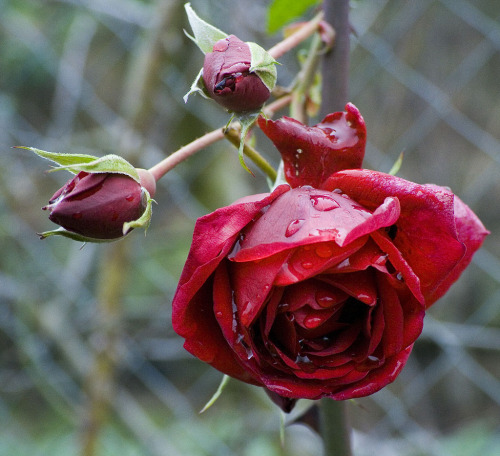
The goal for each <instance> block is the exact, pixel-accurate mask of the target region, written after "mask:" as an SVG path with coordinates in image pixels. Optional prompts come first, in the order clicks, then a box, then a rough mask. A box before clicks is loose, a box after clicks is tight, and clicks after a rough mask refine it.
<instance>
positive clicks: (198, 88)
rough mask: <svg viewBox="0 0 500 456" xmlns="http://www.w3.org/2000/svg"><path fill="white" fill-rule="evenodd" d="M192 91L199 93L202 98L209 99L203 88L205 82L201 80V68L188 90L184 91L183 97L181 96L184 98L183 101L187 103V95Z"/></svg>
mask: <svg viewBox="0 0 500 456" xmlns="http://www.w3.org/2000/svg"><path fill="white" fill-rule="evenodd" d="M192 93H199V94H200V95H201V96H203V97H204V98H207V99H210V97H209V96H208V93H207V91H206V88H205V83H204V82H203V68H202V69H201V70H200V72H199V73H198V75H197V76H196V78H195V80H194V81H193V83H192V84H191V88H190V89H189V92H188V93H186V95H184V97H183V98H182V99H183V100H184V103H187V101H188V98H189V95H191V94H192Z"/></svg>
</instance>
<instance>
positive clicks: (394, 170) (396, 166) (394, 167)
mask: <svg viewBox="0 0 500 456" xmlns="http://www.w3.org/2000/svg"><path fill="white" fill-rule="evenodd" d="M403 157H404V152H401V153H400V154H399V157H398V159H397V160H396V161H395V162H394V165H392V168H391V170H390V171H389V173H388V174H390V175H391V176H395V175H396V174H397V173H399V170H400V168H401V165H402V164H403Z"/></svg>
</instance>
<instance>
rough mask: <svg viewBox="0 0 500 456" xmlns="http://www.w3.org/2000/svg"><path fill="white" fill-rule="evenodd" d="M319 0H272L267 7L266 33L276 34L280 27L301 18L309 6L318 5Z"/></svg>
mask: <svg viewBox="0 0 500 456" xmlns="http://www.w3.org/2000/svg"><path fill="white" fill-rule="evenodd" d="M320 2H321V0H300V1H290V0H274V1H273V2H272V3H271V5H270V6H269V11H268V16H267V31H268V32H269V33H275V32H277V31H278V30H279V29H280V28H281V27H283V26H284V25H285V24H288V23H289V22H292V21H293V20H295V19H297V18H299V17H301V16H302V15H303V14H304V13H305V12H306V11H307V10H308V9H309V8H310V7H311V6H314V5H318V4H319V3H320Z"/></svg>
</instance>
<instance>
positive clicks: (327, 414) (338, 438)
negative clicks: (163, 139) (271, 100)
mask: <svg viewBox="0 0 500 456" xmlns="http://www.w3.org/2000/svg"><path fill="white" fill-rule="evenodd" d="M323 10H324V12H325V20H326V21H327V22H329V23H330V24H331V25H332V26H333V28H334V30H335V44H334V46H333V48H332V50H331V51H330V52H329V53H327V54H325V56H324V57H323V62H322V79H323V81H328V84H323V89H322V103H321V114H322V115H323V116H325V115H326V114H328V113H329V112H334V111H342V110H343V109H344V105H345V104H346V103H347V101H348V96H349V95H348V92H349V80H348V77H349V35H350V31H351V27H350V23H349V0H324V2H323ZM346 408H347V403H346V402H345V401H334V400H332V399H328V398H324V399H322V400H321V402H320V409H321V410H320V430H321V436H322V438H323V444H324V448H325V451H324V456H351V454H352V453H351V444H350V434H351V430H350V426H349V425H348V422H347V416H346Z"/></svg>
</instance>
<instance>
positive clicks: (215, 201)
mask: <svg viewBox="0 0 500 456" xmlns="http://www.w3.org/2000/svg"><path fill="white" fill-rule="evenodd" d="M192 3H193V6H194V7H195V8H196V9H197V10H198V11H199V12H200V14H201V15H203V16H204V17H206V18H208V19H210V20H211V21H212V22H213V23H215V24H216V25H218V26H219V27H221V28H223V29H225V30H227V31H229V32H231V33H237V34H238V35H239V36H240V37H241V38H243V39H246V40H249V39H252V40H254V41H258V42H260V43H262V44H272V43H273V42H275V41H276V40H277V39H279V36H274V37H267V36H266V35H265V33H264V25H263V24H264V23H265V8H266V6H267V4H268V2H265V1H258V2H250V3H251V5H249V4H248V3H249V2H245V0H239V1H238V2H234V1H229V0H222V1H207V2H205V1H203V2H202V1H201V0H199V1H194V0H193V1H192ZM240 4H241V5H243V4H244V6H241V5H240ZM243 7H244V9H245V15H244V17H243V16H240V15H238V14H235V11H240V10H241V9H239V8H243ZM0 12H1V14H0V40H1V43H2V45H1V47H0V65H1V73H0V144H1V145H2V149H3V150H2V154H1V155H0V167H1V171H2V172H1V174H0V187H1V193H0V207H1V210H0V245H1V251H2V255H1V257H0V265H1V270H0V347H1V351H0V365H1V370H0V418H1V421H2V423H3V424H2V426H1V428H2V429H1V430H0V436H1V438H0V454H5V455H11V454H18V455H23V454H30V455H36V454H40V455H42V454H51V455H57V454H78V453H79V452H82V454H84V453H83V451H82V450H81V448H82V445H83V444H82V435H86V434H88V433H89V426H91V425H93V424H95V423H92V422H89V421H88V413H89V406H88V404H89V400H90V397H91V396H92V394H93V393H92V391H93V390H92V388H95V387H99V385H98V384H97V383H98V381H97V380H96V379H95V378H93V373H94V369H95V367H96V359H99V354H102V352H103V350H105V349H106V348H108V347H109V344H108V343H109V340H107V339H106V338H107V337H109V336H110V334H112V335H113V352H112V353H111V354H109V353H108V355H109V356H111V357H112V364H113V366H114V373H113V375H112V376H111V377H110V378H108V379H107V381H106V382H105V383H104V387H108V388H111V389H110V390H109V391H108V390H107V391H105V392H104V395H105V397H107V399H108V400H109V403H110V410H109V411H108V413H107V414H106V415H105V416H104V417H103V418H102V419H101V420H100V421H99V431H100V432H99V439H98V443H97V448H96V450H95V453H93V454H99V455H106V454H124V455H128V454H130V455H135V454H141V455H145V454H148V455H152V456H163V455H169V456H175V455H177V454H183V455H184V454H189V455H194V456H197V455H217V456H222V455H228V456H229V455H238V456H241V455H243V456H251V455H259V456H267V455H279V454H287V455H294V454H297V455H299V454H300V455H317V454H320V453H321V444H320V441H319V439H318V437H317V436H316V435H315V434H314V433H313V432H312V431H311V430H310V429H308V428H307V427H305V426H302V425H290V426H288V427H287V430H286V439H285V447H284V448H281V446H280V442H279V427H280V416H279V413H278V412H277V411H276V409H275V408H274V407H273V406H272V405H271V404H270V403H269V402H268V400H267V398H266V397H265V395H264V394H263V393H262V391H260V390H259V389H258V388H254V387H250V386H247V385H243V384H239V383H237V382H232V383H230V386H229V388H228V391H227V392H226V393H225V394H224V395H223V396H222V397H221V399H220V400H219V401H218V402H217V404H216V405H215V406H214V407H213V408H212V409H210V410H209V411H208V412H206V413H205V414H202V415H199V413H198V411H199V410H200V409H201V407H202V406H203V405H204V403H205V402H206V401H207V400H208V399H209V397H210V396H211V394H212V393H213V392H214V391H215V389H216V388H217V385H218V383H219V381H220V378H221V375H220V374H219V373H218V372H215V371H213V370H212V369H210V368H208V367H206V366H204V365H202V363H200V362H198V361H197V360H194V359H193V358H192V357H191V356H190V355H188V354H187V353H186V352H184V350H183V348H182V341H181V340H180V339H179V338H178V337H177V336H176V335H175V334H174V332H173V331H172V329H171V324H170V302H171V299H172V295H173V292H174V290H175V286H176V282H177V279H178V277H179V275H180V271H181V268H182V265H183V261H184V260H185V257H186V254H187V250H188V248H189V243H190V234H191V232H192V227H193V222H194V220H195V219H196V218H197V217H199V216H201V215H203V214H205V213H207V212H208V211H210V210H213V209H215V208H216V207H218V206H221V205H224V204H228V203H230V202H232V201H233V200H235V199H236V198H238V197H239V196H243V195H245V194H249V193H255V192H261V191H266V182H265V179H261V178H257V179H251V178H250V177H249V176H247V175H246V174H245V171H242V170H241V169H240V168H239V164H238V160H237V159H236V158H235V154H234V151H233V150H232V149H231V147H230V146H229V145H226V144H218V145H216V146H213V147H210V148H208V149H207V150H206V151H204V152H203V153H201V154H199V155H198V156H197V157H196V158H193V159H190V160H188V162H187V163H183V164H181V165H180V166H179V167H178V168H177V169H176V170H174V171H172V172H170V173H169V174H168V175H167V176H166V177H165V178H164V179H163V180H162V181H161V185H160V188H159V191H158V194H157V196H156V197H155V199H156V200H157V201H158V204H157V205H156V206H155V208H154V220H153V224H152V226H151V228H150V230H149V231H148V235H147V237H146V238H144V237H143V236H140V235H138V234H137V233H134V234H133V236H131V237H130V238H129V239H128V240H127V241H126V242H127V251H128V257H127V258H128V260H127V263H128V265H127V267H128V274H127V280H126V285H125V290H124V298H123V302H122V303H121V306H120V309H119V312H118V314H117V315H113V316H112V318H111V319H109V318H107V317H109V315H108V316H107V317H106V318H107V319H106V318H105V317H103V314H102V309H101V308H100V307H99V304H98V299H97V297H96V287H97V285H98V283H99V276H100V274H101V273H102V271H100V269H99V265H100V264H102V261H103V258H104V257H105V256H106V255H107V253H108V252H109V247H102V246H95V245H85V246H84V247H83V248H82V247H81V246H80V245H76V244H72V243H69V242H68V241H67V240H58V239H49V240H46V241H43V242H42V241H40V240H39V239H38V238H37V236H36V234H35V233H36V232H37V231H43V230H44V229H47V228H48V227H49V222H48V221H46V220H45V219H44V217H43V214H42V213H40V212H39V208H40V207H41V206H43V205H44V204H45V203H46V201H47V200H48V197H50V195H52V193H51V192H53V191H54V189H56V188H58V187H59V186H60V185H61V184H62V182H64V176H61V175H59V174H58V173H55V174H47V173H44V172H43V171H44V170H45V169H46V168H45V167H44V166H45V164H44V163H40V161H39V159H37V158H35V157H33V156H30V155H28V154H27V153H24V152H21V151H18V150H12V149H9V147H10V146H13V145H27V146H36V147H38V148H41V149H45V150H53V151H61V152H69V151H71V152H79V153H95V154H97V155H99V154H104V153H108V152H110V151H112V152H119V153H123V154H125V155H128V156H129V157H133V159H134V160H135V163H136V164H137V165H138V166H143V167H148V166H150V165H152V164H154V163H155V162H156V161H158V160H159V159H161V158H162V157H163V156H165V154H168V153H171V152H172V151H174V150H175V149H177V148H178V147H180V146H181V145H182V144H184V143H186V142H188V141H190V140H192V139H194V138H195V137H197V136H199V135H201V134H202V133H203V132H205V131H209V130H211V129H213V128H216V127H218V126H221V125H224V124H225V122H226V121H227V119H226V118H225V115H224V113H222V112H220V111H219V110H218V109H217V108H216V107H215V106H213V105H212V104H211V103H209V102H207V101H205V100H201V99H197V98H196V97H194V98H192V99H190V100H189V103H188V104H187V105H184V104H183V102H182V95H183V94H184V93H185V92H187V90H188V89H189V85H190V84H191V79H192V78H194V76H195V75H196V74H197V72H198V69H199V66H200V65H201V58H202V56H201V54H200V53H199V51H198V50H197V49H195V46H193V45H192V44H191V43H190V42H189V40H188V39H186V38H185V37H184V35H183V33H182V28H186V27H187V25H186V23H185V19H184V17H183V10H182V2H180V1H174V0H172V1H169V2H162V1H158V2H152V1H140V0H120V1H116V0H115V1H104V0H81V1H78V0H54V1H51V2H32V1H29V0H21V1H19V0H16V1H13V0H3V1H0ZM351 18H352V25H353V29H354V30H355V36H354V38H353V43H352V66H351V99H352V101H353V102H354V103H355V104H356V105H357V106H358V107H359V108H360V110H361V112H362V113H363V116H364V118H365V120H366V122H367V127H368V138H369V145H368V148H367V156H366V160H365V166H366V167H369V168H373V169H379V170H381V171H388V170H389V169H390V168H391V166H392V163H393V162H394V161H395V160H396V159H397V157H398V155H399V154H400V152H401V151H404V152H405V158H404V162H403V167H402V169H401V172H400V175H401V176H402V177H404V178H407V179H410V180H413V181H416V182H421V183H425V182H434V183H438V184H440V185H446V186H449V187H451V188H452V189H453V191H454V192H455V193H456V194H458V195H460V196H461V198H462V199H463V200H464V201H465V202H466V203H467V204H469V205H470V206H471V207H472V208H473V209H474V211H475V212H476V213H477V214H478V215H479V217H480V218H481V219H482V220H483V222H484V224H485V225H486V226H487V228H488V229H490V230H491V232H492V234H491V235H490V237H489V238H488V239H487V241H486V243H485V246H484V247H483V249H482V250H481V251H479V252H478V253H477V254H476V256H475V258H474V260H473V263H472V265H471V266H470V268H469V269H468V270H467V271H466V273H465V274H464V275H463V277H462V278H461V280H460V281H459V282H458V283H457V284H456V285H454V287H453V288H452V289H451V290H450V292H449V293H448V295H446V296H445V297H444V298H442V299H441V300H440V302H438V303H437V304H435V305H434V306H433V308H431V309H430V311H429V312H428V315H427V316H426V320H425V327H424V332H423V334H422V336H421V338H420V339H419V341H418V342H417V344H416V346H415V348H414V352H413V354H412V356H411V357H410V361H409V362H408V364H407V367H406V368H405V370H404V371H403V373H402V374H401V375H400V377H399V378H398V380H397V381H396V382H395V383H394V384H393V385H390V386H389V387H387V388H385V389H383V390H382V391H380V392H378V393H376V394H374V395H373V396H371V397H369V398H364V399H360V400H357V401H356V402H355V403H353V404H351V406H350V412H351V422H352V425H353V429H354V453H355V454H356V456H358V455H359V456H362V455H365V454H366V455H368V454H370V455H371V454H374V453H375V452H380V453H381V454H384V455H392V454H394V455H399V456H400V455H436V456H437V455H439V456H446V455H454V456H456V455H462V454H463V455H475V454H477V455H482V456H484V455H486V456H487V455H493V454H498V452H499V451H500V438H499V435H500V433H499V430H500V429H499V420H498V417H499V416H500V414H499V412H500V380H499V378H500V367H499V366H500V363H499V362H498V360H499V355H500V327H499V325H500V286H499V285H500V249H499V245H500V243H499V238H498V232H499V230H498V228H500V219H499V214H500V211H498V210H497V206H498V203H499V194H500V179H499V175H500V174H499V169H500V136H499V133H498V132H499V131H500V116H498V115H497V113H498V110H499V109H500V90H499V85H498V81H499V80H500V74H499V73H500V70H499V69H500V53H499V50H500V23H499V21H498V20H499V18H500V3H499V2H497V1H494V0H479V1H474V2H472V1H471V0H453V1H451V0H420V1H419V2H402V1H390V0H371V1H363V0H358V1H353V2H352V15H351ZM287 59H288V60H287V62H288V61H290V62H291V63H290V66H291V67H292V70H293V58H292V57H287ZM284 66H285V65H284ZM152 69H153V70H152ZM292 70H290V69H288V70H287V69H286V68H280V70H279V71H280V72H281V73H280V75H279V77H280V78H281V79H282V80H285V81H286V80H287V78H290V77H291V74H292V73H293V71H292ZM138 81H139V82H140V83H139V82H138ZM324 83H328V81H324ZM259 145H260V143H259ZM262 147H263V148H265V147H267V146H266V145H265V144H262ZM268 153H269V158H270V160H271V161H273V160H274V161H275V162H276V160H277V159H276V157H275V156H274V155H272V151H271V150H269V151H268ZM228 169H230V170H231V172H229V173H228V172H227V170H228ZM41 215H42V216H41ZM106 325H111V326H112V328H113V332H110V330H109V326H106ZM101 386H102V385H101ZM87 454H92V453H87Z"/></svg>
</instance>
